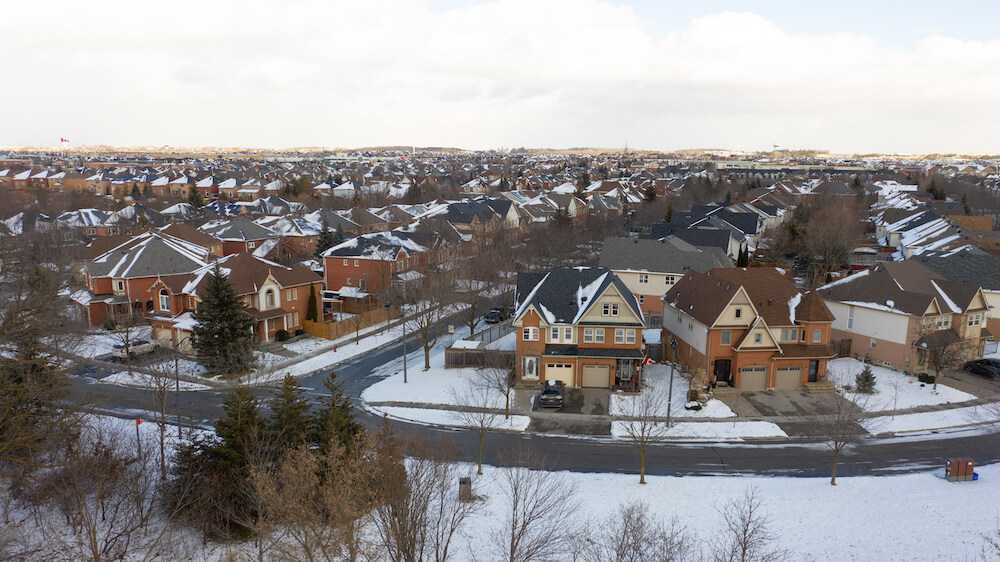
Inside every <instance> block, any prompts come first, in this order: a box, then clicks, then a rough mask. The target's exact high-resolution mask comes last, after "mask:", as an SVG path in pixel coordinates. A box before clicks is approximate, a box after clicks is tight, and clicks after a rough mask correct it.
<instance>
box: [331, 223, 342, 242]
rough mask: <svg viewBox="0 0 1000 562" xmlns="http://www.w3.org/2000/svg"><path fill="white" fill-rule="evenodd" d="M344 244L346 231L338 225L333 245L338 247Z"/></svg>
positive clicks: (334, 233) (334, 232)
mask: <svg viewBox="0 0 1000 562" xmlns="http://www.w3.org/2000/svg"><path fill="white" fill-rule="evenodd" d="M343 242H344V229H343V228H342V227H341V226H340V225H339V224H338V225H337V230H334V231H333V245H334V246H337V245H339V244H342V243H343Z"/></svg>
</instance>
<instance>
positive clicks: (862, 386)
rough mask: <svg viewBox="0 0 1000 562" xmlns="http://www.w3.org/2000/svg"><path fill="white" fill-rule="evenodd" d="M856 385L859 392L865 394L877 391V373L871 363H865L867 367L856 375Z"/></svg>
mask: <svg viewBox="0 0 1000 562" xmlns="http://www.w3.org/2000/svg"><path fill="white" fill-rule="evenodd" d="M854 385H855V386H856V387H857V389H858V392H861V393H863V394H871V393H873V392H875V373H873V372H872V368H871V366H870V365H865V368H864V369H862V370H861V372H860V373H858V374H857V375H856V376H855V377H854Z"/></svg>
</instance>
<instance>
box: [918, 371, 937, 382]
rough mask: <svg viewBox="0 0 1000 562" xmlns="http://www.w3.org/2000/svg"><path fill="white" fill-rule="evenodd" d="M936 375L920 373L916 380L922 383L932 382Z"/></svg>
mask: <svg viewBox="0 0 1000 562" xmlns="http://www.w3.org/2000/svg"><path fill="white" fill-rule="evenodd" d="M936 378H937V377H936V376H935V375H928V374H927V373H920V374H919V375H917V380H918V381H920V382H922V383H927V384H934V379H936Z"/></svg>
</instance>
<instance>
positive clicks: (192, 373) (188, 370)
mask: <svg viewBox="0 0 1000 562" xmlns="http://www.w3.org/2000/svg"><path fill="white" fill-rule="evenodd" d="M146 367H147V368H149V369H155V370H156V371H157V372H161V373H169V374H173V373H174V360H173V359H167V360H166V361H161V362H159V363H152V364H150V365H147V366H146ZM177 370H178V371H179V372H180V374H181V375H187V376H189V377H199V378H207V377H206V376H205V373H206V372H207V371H206V370H205V366H204V365H202V364H201V363H199V362H197V361H195V360H193V359H178V360H177Z"/></svg>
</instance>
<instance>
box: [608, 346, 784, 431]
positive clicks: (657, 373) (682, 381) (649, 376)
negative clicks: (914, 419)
mask: <svg viewBox="0 0 1000 562" xmlns="http://www.w3.org/2000/svg"><path fill="white" fill-rule="evenodd" d="M670 373H671V369H670V367H669V366H668V365H658V364H657V365H646V366H645V367H643V371H642V378H643V382H645V384H646V385H647V386H649V387H652V388H653V389H655V391H656V392H662V393H663V396H667V390H668V386H669V382H670ZM690 386H691V385H690V383H689V382H688V380H687V379H686V378H684V377H683V376H682V375H681V373H680V372H679V371H678V372H677V373H676V374H675V375H674V389H673V390H674V392H673V396H672V397H671V400H670V404H671V405H670V414H671V415H672V416H674V417H679V418H680V417H683V418H729V417H733V416H735V415H736V414H735V413H733V411H732V410H731V409H729V406H726V405H725V404H723V403H722V402H721V401H719V400H716V399H714V398H712V399H709V401H708V403H706V404H705V407H703V408H702V409H701V410H685V409H684V404H686V403H687V392H688V388H690ZM650 391H651V389H650V388H644V389H643V392H650ZM636 398H637V397H636V396H635V395H628V394H619V393H612V394H611V403H610V404H609V405H608V409H609V411H610V413H611V415H612V416H621V415H625V414H626V413H627V412H628V411H630V402H632V401H634V400H635V399H636ZM657 415H659V416H663V417H666V415H667V401H666V398H664V400H663V404H662V407H661V408H660V409H659V412H658V413H657ZM729 425H732V424H729ZM772 425H773V424H772ZM675 429H676V428H675ZM779 431H780V430H779ZM781 435H784V433H782V434H781Z"/></svg>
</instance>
